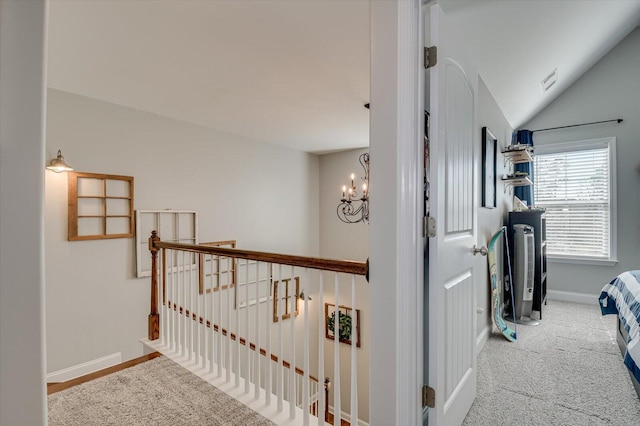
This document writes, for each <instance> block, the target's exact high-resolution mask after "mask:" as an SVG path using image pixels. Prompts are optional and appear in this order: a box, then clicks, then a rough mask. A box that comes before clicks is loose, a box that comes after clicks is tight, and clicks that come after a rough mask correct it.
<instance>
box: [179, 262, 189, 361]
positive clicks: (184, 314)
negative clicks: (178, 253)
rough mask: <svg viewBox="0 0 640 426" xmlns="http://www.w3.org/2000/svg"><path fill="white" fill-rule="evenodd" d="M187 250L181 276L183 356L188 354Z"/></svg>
mask: <svg viewBox="0 0 640 426" xmlns="http://www.w3.org/2000/svg"><path fill="white" fill-rule="evenodd" d="M184 256H185V252H182V271H181V273H180V276H181V277H182V286H181V291H180V294H181V296H182V297H181V302H180V306H181V307H182V315H180V325H181V330H180V333H181V337H182V356H185V355H186V354H187V325H188V324H187V303H186V301H187V285H186V277H185V276H184V268H185V261H184Z"/></svg>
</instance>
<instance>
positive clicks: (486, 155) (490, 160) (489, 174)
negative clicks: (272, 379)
mask: <svg viewBox="0 0 640 426" xmlns="http://www.w3.org/2000/svg"><path fill="white" fill-rule="evenodd" d="M497 152H498V139H497V138H496V137H495V136H494V135H493V133H491V131H490V130H489V128H488V127H483V128H482V207H486V208H489V209H493V208H495V207H496V155H497Z"/></svg>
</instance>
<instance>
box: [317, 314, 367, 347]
mask: <svg viewBox="0 0 640 426" xmlns="http://www.w3.org/2000/svg"><path fill="white" fill-rule="evenodd" d="M334 306H335V305H334V304H333V303H325V304H324V332H325V337H326V338H327V339H330V340H335V335H334V332H332V331H331V330H329V318H330V317H331V315H332V314H333V312H334ZM353 311H354V309H352V308H349V307H348V306H343V305H340V306H339V307H338V312H339V313H340V314H346V315H348V316H350V317H351V336H353V334H354V333H355V335H356V347H358V348H359V347H360V309H355V311H356V317H355V325H354V323H353V314H352V312H353ZM354 326H355V330H354V329H353V328H354ZM339 327H340V326H339V325H338V328H339ZM334 329H335V326H334ZM339 340H340V342H341V343H346V344H348V345H350V344H351V339H339Z"/></svg>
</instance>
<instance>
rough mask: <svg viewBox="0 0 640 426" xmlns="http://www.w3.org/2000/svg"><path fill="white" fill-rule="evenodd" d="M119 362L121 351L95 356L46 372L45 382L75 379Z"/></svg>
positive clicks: (120, 360)
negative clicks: (99, 356)
mask: <svg viewBox="0 0 640 426" xmlns="http://www.w3.org/2000/svg"><path fill="white" fill-rule="evenodd" d="M121 362H122V353H121V352H117V353H115V354H111V355H107V356H103V357H102V358H97V359H94V360H91V361H87V362H83V363H82V364H78V365H74V366H72V367H69V368H63V369H62V370H58V371H54V372H52V373H49V374H47V383H59V382H66V381H67V380H71V379H75V378H76V377H81V376H85V375H87V374H91V373H94V372H96V371H99V370H103V369H105V368H108V367H113V366H114V365H118V364H120V363H121Z"/></svg>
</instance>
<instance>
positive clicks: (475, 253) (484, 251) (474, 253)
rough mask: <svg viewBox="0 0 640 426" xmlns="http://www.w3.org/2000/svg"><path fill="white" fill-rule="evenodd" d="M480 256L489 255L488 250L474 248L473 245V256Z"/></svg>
mask: <svg viewBox="0 0 640 426" xmlns="http://www.w3.org/2000/svg"><path fill="white" fill-rule="evenodd" d="M478 254H481V255H483V256H486V255H487V254H489V250H487V248H486V247H484V246H482V247H476V246H475V245H474V246H473V255H474V256H475V255H478Z"/></svg>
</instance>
